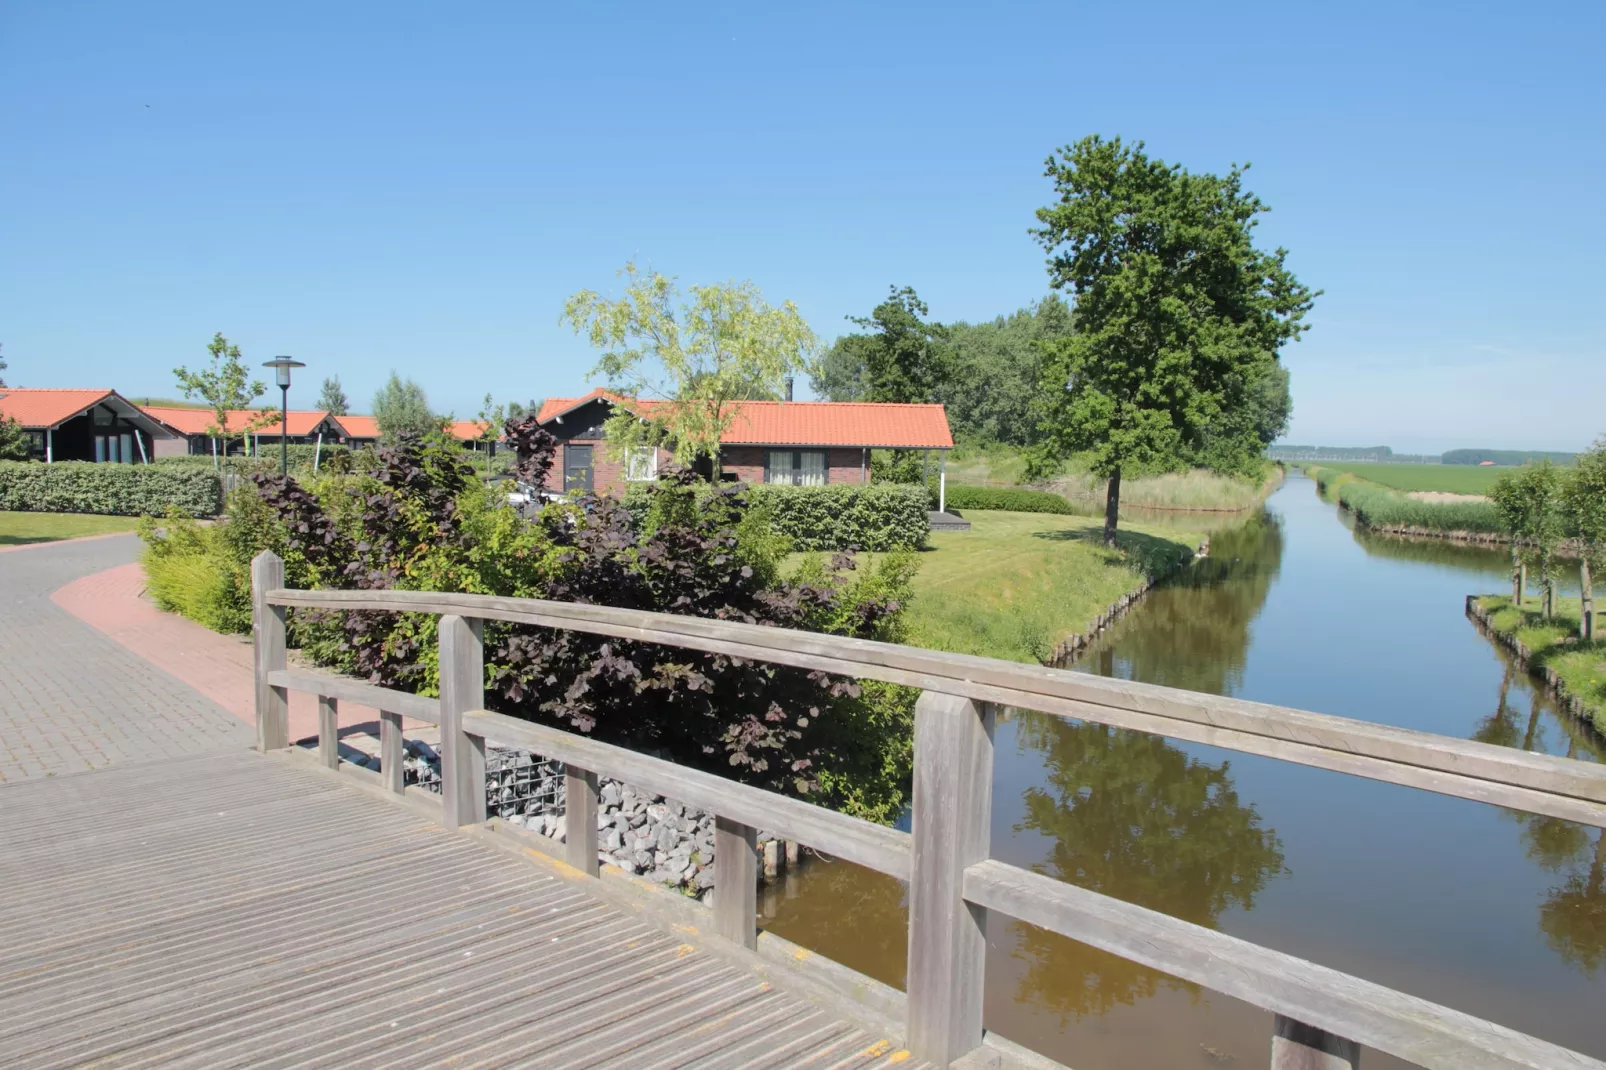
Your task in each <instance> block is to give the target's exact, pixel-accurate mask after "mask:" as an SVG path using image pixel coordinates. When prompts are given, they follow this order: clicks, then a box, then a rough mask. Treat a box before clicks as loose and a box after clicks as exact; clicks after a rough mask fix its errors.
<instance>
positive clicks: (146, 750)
mask: <svg viewBox="0 0 1606 1070" xmlns="http://www.w3.org/2000/svg"><path fill="white" fill-rule="evenodd" d="M138 553H139V540H138V539H136V538H135V537H134V536H132V535H128V536H121V537H118V538H113V539H92V540H86V541H83V542H64V543H55V544H46V545H42V546H33V547H28V548H26V549H21V550H18V551H16V552H14V553H7V554H0V782H10V781H17V780H23V779H29V778H36V777H45V776H58V775H61V774H64V773H74V772H81V771H84V770H87V769H98V768H101V767H103V766H107V765H112V764H114V763H124V762H144V761H153V760H156V759H160V758H172V757H177V756H180V755H188V754H201V753H206V752H214V751H220V750H238V749H240V748H245V747H249V746H250V745H251V742H252V738H251V730H250V728H249V727H248V726H247V725H245V724H244V723H242V722H241V721H240V720H239V719H238V718H236V717H234V716H232V715H230V714H229V712H228V711H227V710H225V709H223V707H221V706H219V705H218V704H217V703H215V702H213V701H211V700H210V699H207V698H205V697H204V696H202V695H201V694H200V693H199V692H197V691H195V690H194V689H192V688H190V687H189V686H187V685H185V684H183V683H181V682H180V681H179V680H177V679H175V678H174V677H172V676H170V675H168V674H167V673H165V672H163V671H162V670H160V669H158V668H155V667H154V666H152V665H150V664H149V663H147V662H145V661H142V660H141V659H139V658H137V657H135V656H134V655H133V654H132V653H130V652H129V651H128V650H126V649H124V648H123V647H122V646H120V645H118V644H117V643H115V642H113V641H112V640H111V639H109V638H107V637H106V636H105V635H103V634H101V633H100V632H98V631H96V630H95V629H93V628H91V627H89V626H88V625H86V624H84V623H83V622H82V621H80V620H78V619H77V618H76V617H74V616H72V615H71V614H69V613H67V612H65V611H64V610H62V609H61V608H60V607H58V606H57V605H55V603H53V602H52V601H51V599H50V595H51V593H52V592H54V591H55V590H57V589H58V588H60V587H62V586H64V585H66V584H68V583H70V582H72V581H73V580H76V579H78V578H80V577H82V576H86V575H89V574H91V573H94V572H99V571H102V570H104V569H108V568H112V567H114V566H116V565H121V564H125V563H127V562H129V561H132V560H134V559H135V558H136V557H137V556H138Z"/></svg>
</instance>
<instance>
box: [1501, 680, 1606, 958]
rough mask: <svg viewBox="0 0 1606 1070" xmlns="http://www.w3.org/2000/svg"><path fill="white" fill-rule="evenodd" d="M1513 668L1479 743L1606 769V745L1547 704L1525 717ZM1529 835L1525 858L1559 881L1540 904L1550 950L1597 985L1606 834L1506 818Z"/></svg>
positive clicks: (1543, 698) (1605, 897)
mask: <svg viewBox="0 0 1606 1070" xmlns="http://www.w3.org/2000/svg"><path fill="white" fill-rule="evenodd" d="M1501 655H1502V657H1504V658H1505V661H1506V670H1505V676H1504V678H1503V680H1502V681H1501V685H1500V693H1499V700H1498V702H1497V704H1496V707H1495V711H1494V713H1492V714H1490V715H1489V716H1488V717H1486V718H1484V719H1483V720H1482V721H1480V722H1479V723H1478V727H1477V730H1476V731H1475V732H1474V733H1473V736H1472V738H1474V739H1476V740H1479V741H1480V742H1483V743H1492V744H1495V745H1496V746H1502V747H1520V748H1521V749H1522V750H1527V751H1532V750H1538V751H1540V752H1541V753H1562V754H1565V756H1566V757H1568V758H1579V759H1585V760H1594V761H1606V741H1603V740H1602V739H1601V737H1600V736H1599V735H1598V734H1596V733H1595V732H1593V731H1591V730H1590V729H1589V728H1588V727H1586V726H1585V725H1583V724H1581V723H1579V721H1578V720H1576V719H1575V718H1573V717H1572V716H1570V715H1568V714H1566V713H1563V712H1562V711H1561V710H1560V709H1559V708H1558V707H1557V706H1556V704H1555V702H1554V701H1553V700H1552V699H1551V698H1550V697H1549V696H1548V695H1545V694H1543V693H1541V692H1538V691H1536V690H1528V691H1527V694H1528V695H1529V709H1528V712H1527V714H1526V715H1523V714H1522V712H1521V711H1519V710H1517V709H1515V708H1514V707H1513V704H1512V702H1511V700H1510V693H1511V684H1512V681H1513V678H1514V677H1515V676H1518V675H1519V674H1521V673H1522V669H1521V668H1520V667H1519V666H1517V664H1516V663H1515V662H1514V661H1513V660H1511V658H1510V657H1509V655H1506V654H1505V651H1503V650H1502V651H1501ZM1503 813H1504V815H1505V816H1506V818H1507V819H1508V820H1511V821H1514V822H1516V823H1517V824H1518V825H1520V826H1521V827H1522V833H1521V836H1522V844H1523V851H1524V853H1525V854H1526V855H1527V857H1528V859H1529V860H1530V861H1532V862H1533V863H1534V864H1535V865H1537V866H1538V867H1539V868H1540V869H1542V870H1544V871H1545V872H1546V873H1548V874H1553V875H1555V876H1557V877H1559V878H1560V883H1559V884H1556V885H1553V886H1551V887H1550V888H1549V889H1548V890H1547V891H1546V892H1545V895H1544V898H1543V900H1542V901H1541V903H1540V904H1539V929H1540V931H1541V932H1542V933H1544V935H1545V943H1546V944H1547V945H1548V946H1549V947H1550V949H1551V950H1552V951H1554V952H1556V954H1558V955H1560V956H1561V957H1562V958H1563V959H1564V960H1566V961H1567V962H1568V963H1569V964H1571V965H1572V966H1574V967H1575V968H1577V969H1578V970H1580V971H1582V972H1583V973H1584V975H1585V976H1588V977H1594V976H1595V974H1596V971H1598V970H1599V969H1600V968H1601V967H1602V966H1603V965H1606V830H1602V829H1595V828H1590V827H1589V826H1587V825H1579V824H1576V823H1574V822H1571V821H1563V820H1561V819H1560V818H1554V817H1546V816H1544V815H1542V814H1529V813H1524V812H1522V811H1520V810H1503Z"/></svg>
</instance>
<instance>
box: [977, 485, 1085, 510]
mask: <svg viewBox="0 0 1606 1070" xmlns="http://www.w3.org/2000/svg"><path fill="white" fill-rule="evenodd" d="M946 504H947V506H948V508H949V509H1002V510H1006V511H1008V512H1011V513H1063V514H1067V515H1069V514H1071V513H1072V512H1073V510H1072V509H1071V503H1070V502H1069V501H1067V500H1065V499H1064V498H1062V497H1060V496H1059V495H1058V494H1051V493H1049V492H1048V491H1046V490H1026V489H1025V488H1023V487H971V486H965V485H963V484H955V483H950V484H949V485H948V500H947V502H946Z"/></svg>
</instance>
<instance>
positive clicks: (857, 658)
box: [252, 554, 1606, 1070]
mask: <svg viewBox="0 0 1606 1070" xmlns="http://www.w3.org/2000/svg"><path fill="white" fill-rule="evenodd" d="M252 584H253V590H254V596H255V639H256V659H257V660H256V673H257V730H258V741H259V745H260V746H261V747H262V748H263V749H264V750H271V749H275V748H283V747H286V746H288V745H289V742H290V741H289V739H288V738H287V737H288V708H287V691H288V690H289V689H295V690H303V691H310V692H313V693H315V694H317V695H319V709H320V722H319V739H320V750H321V753H322V754H323V756H324V759H325V761H327V762H328V763H330V764H331V765H333V764H337V763H338V740H337V738H336V724H335V709H336V706H335V704H336V703H337V702H338V701H340V700H349V701H355V702H360V703H362V704H364V705H369V706H373V707H375V708H378V709H380V710H383V711H385V712H384V713H383V715H382V727H381V755H380V758H381V773H382V775H383V776H384V777H385V779H386V781H387V783H388V784H389V786H390V788H391V790H393V791H400V790H401V789H402V779H401V752H402V739H401V727H402V725H401V719H402V717H403V716H406V717H412V718H416V719H418V720H422V721H427V722H431V723H435V724H439V725H440V729H441V777H442V793H443V802H444V813H445V821H446V823H447V824H448V825H451V826H460V825H467V824H475V823H480V822H483V821H485V819H486V810H485V742H486V740H487V739H492V740H496V741H497V742H499V743H504V744H509V745H512V746H515V747H520V748H525V749H528V750H530V751H534V752H536V753H538V754H541V755H543V756H546V757H549V758H553V759H557V760H559V761H562V762H563V763H564V765H565V768H566V770H567V772H566V777H567V782H566V788H567V792H568V803H567V805H568V807H569V816H568V818H567V821H566V826H567V830H568V844H567V846H566V848H565V853H566V857H567V860H568V861H569V862H570V863H571V864H572V865H574V866H576V867H577V868H579V869H581V870H583V871H584V872H586V873H588V874H591V875H596V874H597V872H598V857H597V840H596V831H597V830H596V808H597V805H598V799H597V782H598V777H599V776H609V777H615V778H618V779H620V780H623V781H626V782H628V783H631V784H633V785H639V786H640V787H642V788H645V789H647V790H649V791H652V792H656V793H658V794H661V795H664V796H666V797H669V798H672V799H675V800H677V801H679V802H681V803H684V804H686V805H688V806H693V807H697V808H699V809H701V810H704V811H707V812H709V813H712V814H714V815H715V819H716V832H715V847H714V851H715V859H716V865H715V884H714V895H713V899H714V904H713V906H714V910H713V913H714V922H715V925H714V928H715V931H716V932H717V933H718V934H719V935H720V936H721V937H723V938H725V939H728V940H732V941H734V942H736V943H738V944H742V945H744V946H746V947H749V948H751V947H754V946H756V942H757V929H756V927H755V915H756V910H755V906H756V902H755V899H756V888H757V883H758V859H757V855H756V852H755V850H754V844H755V835H756V831H755V830H757V829H759V828H764V829H767V830H770V831H773V832H774V833H775V834H776V835H778V836H780V837H783V838H785V839H788V840H796V841H798V842H800V843H804V844H807V845H809V846H811V847H815V848H817V849H819V850H821V851H824V852H826V853H829V854H832V855H836V856H838V857H841V858H844V859H846V860H848V861H851V862H855V863H858V864H859V865H862V866H865V867H867V868H869V869H873V870H876V871H878V872H881V873H886V874H889V875H891V876H893V877H896V878H897V879H899V880H901V881H906V882H908V884H909V886H910V893H909V961H908V978H909V980H908V995H907V1014H908V1021H907V1037H906V1040H907V1043H908V1045H909V1047H910V1049H911V1050H912V1051H913V1052H914V1053H915V1054H916V1055H918V1056H920V1057H923V1058H926V1059H929V1060H931V1061H932V1062H934V1063H936V1064H937V1065H939V1066H946V1065H948V1064H949V1063H950V1062H952V1061H953V1060H955V1059H958V1058H960V1057H961V1056H963V1055H965V1054H967V1053H969V1052H971V1051H973V1050H974V1049H976V1048H977V1047H978V1046H980V1045H981V1043H982V1039H983V1034H982V1002H983V999H982V995H983V986H984V981H985V960H986V939H985V931H986V913H987V911H997V912H998V913H1000V914H1004V915H1008V916H1009V917H1012V918H1016V919H1019V920H1022V921H1025V922H1028V923H1030V924H1032V925H1037V926H1041V927H1042V928H1044V929H1048V930H1050V931H1052V932H1055V933H1059V934H1061V935H1063V936H1067V937H1070V938H1071V939H1073V940H1078V941H1080V942H1082V943H1085V944H1088V945H1091V946H1093V947H1096V948H1099V949H1101V950H1104V951H1108V952H1110V953H1112V954H1115V955H1119V956H1121V957H1123V958H1126V959H1130V960H1132V961H1133V962H1138V963H1141V964H1143V965H1144V966H1147V967H1150V968H1152V969H1155V970H1160V971H1163V972H1165V973H1168V974H1170V975H1172V976H1174V977H1178V978H1181V979H1183V980H1186V981H1191V982H1194V983H1196V984H1199V985H1202V986H1204V987H1206V988H1210V989H1213V990H1215V991H1217V992H1222V993H1224V994H1226V995H1229V996H1233V997H1236V998H1238V999H1242V1000H1245V1001H1247V1002H1249V1003H1252V1004H1255V1005H1256V1006H1259V1007H1262V1008H1265V1009H1267V1010H1269V1011H1272V1012H1273V1013H1274V1014H1275V1016H1276V1020H1275V1031H1274V1036H1273V1037H1272V1038H1271V1066H1272V1067H1273V1068H1274V1070H1293V1068H1296V1067H1300V1068H1303V1067H1320V1068H1339V1067H1353V1066H1355V1065H1356V1064H1357V1063H1358V1061H1359V1057H1360V1050H1361V1048H1362V1047H1369V1048H1375V1049H1377V1050H1380V1051H1384V1052H1388V1053H1389V1054H1391V1055H1394V1056H1397V1057H1399V1058H1402V1059H1405V1060H1407V1061H1409V1062H1413V1063H1416V1064H1418V1065H1421V1066H1425V1067H1430V1068H1435V1070H1472V1068H1480V1070H1481V1068H1513V1067H1525V1068H1538V1067H1546V1068H1549V1067H1593V1068H1597V1070H1606V1063H1602V1062H1599V1061H1597V1060H1595V1059H1592V1058H1589V1057H1588V1056H1585V1055H1581V1054H1579V1053H1577V1052H1573V1051H1569V1050H1567V1049H1565V1048H1561V1047H1558V1046H1557V1045H1554V1044H1550V1043H1547V1042H1546V1041H1543V1040H1539V1039H1536V1038H1534V1037H1530V1036H1526V1035H1524V1034H1522V1033H1518V1032H1516V1031H1514V1030H1511V1029H1507V1028H1505V1027H1503V1026H1499V1025H1496V1024H1494V1023H1492V1022H1488V1021H1484V1020H1483V1019H1480V1018H1476V1017H1473V1016H1471V1015H1468V1014H1463V1013H1461V1012H1459V1011H1455V1010H1451V1009H1450V1008H1447V1007H1442V1006H1439V1005H1436V1004H1433V1003H1430V1002H1428V1001H1426V1000H1422V999H1418V998H1416V997H1414V996H1410V995H1406V994H1404V993H1401V992H1396V991H1393V990H1391V989H1388V988H1385V987H1383V986H1382V985H1377V984H1373V983H1371V982H1369V981H1365V980H1362V979H1360V978H1357V977H1353V976H1350V975H1348V974H1344V973H1340V972H1338V971H1336V970H1330V969H1327V968H1325V967H1323V966H1318V965H1316V964H1314V963H1311V962H1307V961H1305V960H1304V959H1300V958H1296V957H1294V956H1292V955H1287V954H1283V953H1282V952H1279V951H1273V950H1271V949H1269V948H1265V947H1261V946H1259V945H1256V944H1253V943H1250V942H1248V941H1245V940H1241V939H1238V938H1236V937H1232V936H1228V935H1226V934H1223V933H1220V932H1216V931H1215V930H1212V929H1207V928H1204V927H1202V926H1199V925H1194V924H1191V923H1189V922H1185V921H1180V920H1178V919H1176V918H1173V917H1170V916H1168V915H1165V914H1161V913H1157V912H1155V911H1152V910H1147V909H1145V908H1143V907H1139V906H1134V905H1133V904H1131V903H1126V902H1123V901H1121V900H1119V899H1112V898H1110V897H1108V896H1104V895H1099V894H1097V893H1095V892H1091V891H1088V890H1086V889H1083V888H1078V887H1076V886H1074V885H1071V884H1066V883H1063V882H1061V881H1057V880H1053V879H1051V878H1048V877H1044V876H1042V875H1040V874H1036V873H1032V872H1030V871H1027V870H1024V869H1021V868H1018V867H1016V866H1011V865H1008V864H1006V863H1003V862H999V861H996V860H994V859H991V858H989V857H988V847H989V844H988V833H989V829H990V826H991V798H992V775H993V724H994V711H995V709H996V708H997V707H998V706H1013V707H1017V708H1021V709H1030V710H1038V711H1041V712H1043V713H1048V714H1051V715H1055V716H1059V717H1067V718H1074V719H1077V720H1082V721H1092V722H1097V723H1101V724H1107V725H1113V726H1116V727H1120V728H1129V729H1138V730H1141V731H1145V732H1152V733H1156V734H1159V735H1165V736H1172V737H1175V738H1178V739H1184V740H1189V741H1193V742H1199V743H1208V744H1212V745H1214V746H1218V747H1225V748H1229V749H1232V750H1238V751H1243V752H1245V753H1249V754H1259V755H1266V756H1269V757H1274V758H1280V759H1284V760H1286V761H1290V762H1296V763H1300V764H1303V765H1311V766H1316V767H1318V768H1322V769H1332V770H1338V771H1340V772H1345V773H1352V774H1355V775H1357V776H1363V777H1369V778H1371V779H1374V780H1380V781H1385V782H1387V783H1392V784H1402V785H1406V786H1408V787H1416V788H1422V789H1425V790H1428V791H1433V792H1438V793H1440V794H1444V795H1451V796H1456V797H1458V798H1463V799H1472V800H1476V801H1479V802H1485V803H1492V804H1497V805H1501V806H1507V807H1511V808H1513V809H1517V810H1524V811H1528V812H1531V813H1537V814H1544V815H1547V816H1551V817H1559V818H1565V819H1567V820H1570V821H1578V822H1582V823H1585V824H1590V825H1595V826H1598V827H1603V828H1606V767H1602V766H1599V765H1592V764H1588V763H1584V762H1578V761H1573V760H1570V759H1566V758H1556V757H1551V756H1548V755H1542V754H1531V753H1528V752H1526V751H1517V750H1509V749H1506V748H1502V747H1496V746H1491V745H1487V744H1482V743H1477V742H1470V741H1466V740H1459V739H1452V738H1449V737H1445V736H1436V735H1430V734H1427V733H1422V732H1412V731H1407V730H1405V729H1399V728H1390V727H1387V726H1384V725H1377V724H1370V723H1367V722H1364V721H1354V720H1348V719H1345V718H1341V717H1332V716H1328V715H1325V714H1319V713H1309V712H1306V711H1303V710H1293V709H1285V708H1283V707H1278V706H1270V705H1265V704H1262V703H1255V702H1245V701H1241V700H1238V699H1232V698H1222V697H1218V696H1214V695H1202V694H1195V693H1193V692H1187V691H1178V690H1174V689H1171V688H1165V687H1156V686H1153V685H1147V684H1138V683H1132V682H1129V681H1122V680H1111V679H1105V678H1101V677H1095V676H1089V675H1086V674H1082V673H1073V672H1068V671H1065V670H1059V669H1049V668H1043V667H1038V666H1032V665H1021V664H1016V663H1014V662H1006V661H997V660H994V659H991V658H980V657H970V656H963V655H957V654H944V653H940V652H936V651H930V650H919V649H915V648H911V647H905V646H897V645H894V644H889V643H878V642H871V641H867V640H861V639H846V638H842V637H839V636H832V635H821V634H817V633H811V632H795V631H788V630H784V629H779V628H769V627H762V626H758V625H750V624H741V623H734V622H730V621H717V620H707V619H703V618H698V617H679V616H673V615H670V614H664V613H648V612H641V611H637V610H627V609H615V608H611V607H607V606H592V605H576V604H573V603H566V602H547V601H541V600H537V599H529V598H498V597H493V596H487V595H470V594H450V593H437V592H417V591H300V590H290V589H286V588H285V587H284V571H283V564H282V562H280V561H279V559H278V558H276V557H274V556H273V555H271V554H264V555H262V556H260V557H258V558H257V560H256V561H255V562H254V563H253V566H252ZM288 607H305V608H319V609H333V610H386V611H395V612H409V613H433V614H439V615H440V616H441V620H440V666H441V674H440V675H441V688H440V690H441V695H440V699H439V701H438V702H437V701H436V700H433V699H424V698H420V697H418V696H415V695H409V694H405V693H402V692H399V691H393V690H389V689H386V688H379V687H372V686H369V685H366V684H362V683H357V682H353V681H350V680H346V679H340V678H335V677H328V676H324V675H321V674H317V673H304V672H291V671H288V670H287V669H286V667H285V638H284V636H285V630H284V629H285V612H286V609H287V608H288ZM485 620H499V621H509V622H513V623H518V624H534V625H540V626H542V627H547V628H568V629H572V630H574V631H580V632H587V633H590V634H594V635H606V636H612V637H616V638H622V639H631V640H638V641H641V642H649V643H659V644H663V645H667V646H676V647H682V648H685V649H688V650H697V651H703V652H710V653H720V654H727V655H731V656H736V657H742V658H749V659H752V660H755V661H767V662H773V663H775V664H780V665H790V666H795V667H798V668H805V669H819V670H824V671H827V672H831V673H835V674H838V675H842V676H850V677H857V678H861V679H872V680H884V681H888V682H890V683H896V684H907V685H912V686H915V687H918V688H920V689H921V690H922V692H923V694H922V695H921V697H920V699H919V701H918V703H917V704H916V708H915V739H914V760H915V770H914V795H913V830H914V831H913V833H912V834H911V833H903V832H898V831H896V830H893V829H888V828H884V827H882V826H879V825H874V824H871V823H869V822H866V821H862V820H859V819H857V818H853V817H848V816H846V815H843V814H839V813H835V812H833V811H829V810H825V809H823V808H821V807H817V806H813V805H810V804H809V803H806V802H803V801H801V800H799V799H794V798H789V797H786V796H781V795H777V794H774V793H772V792H767V791H763V790H760V789H757V788H753V787H749V786H747V785H743V784H738V783H735V782H733V781H729V780H726V779H724V778H722V777H717V776H713V775H711V774H708V773H704V772H702V771H699V770H693V769H686V768H683V767H680V766H677V765H675V764H673V763H671V762H666V761H662V760H660V759H657V758H651V757H648V756H646V755H642V754H637V753H635V752H633V751H629V750H626V749H623V748H620V747H615V746H611V745H609V744H605V743H599V742H597V741H595V740H593V739H589V738H587V737H585V736H582V735H577V734H574V733H570V732H564V731H560V730H558V729H554V728H549V727H546V726H543V725H537V724H532V723H530V722H528V721H523V720H519V719H516V718H512V717H507V716H504V715H502V714H498V713H492V712H489V711H487V710H485V709H484V706H485V693H484V678H485V677H484V657H483V647H482V639H481V635H482V633H481V622H482V621H485Z"/></svg>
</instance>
